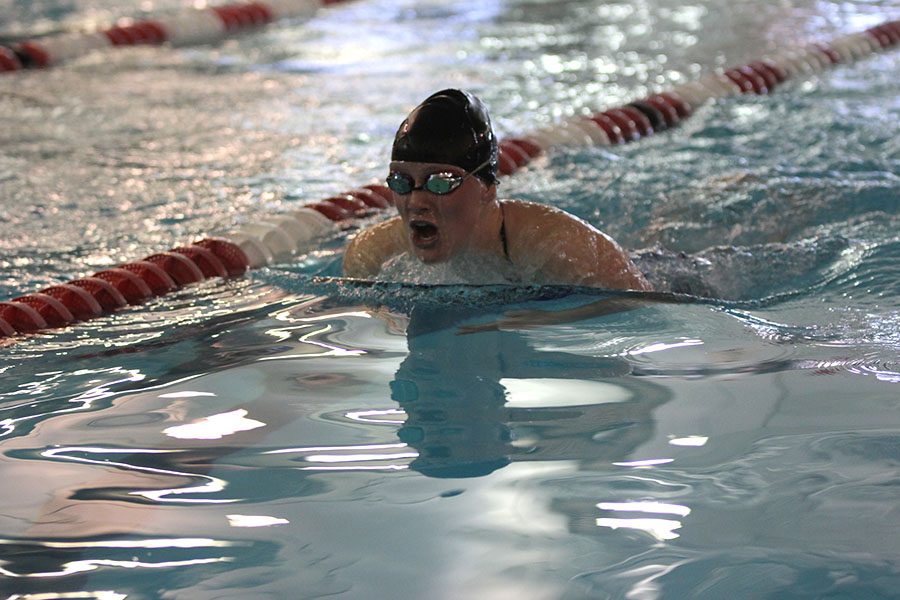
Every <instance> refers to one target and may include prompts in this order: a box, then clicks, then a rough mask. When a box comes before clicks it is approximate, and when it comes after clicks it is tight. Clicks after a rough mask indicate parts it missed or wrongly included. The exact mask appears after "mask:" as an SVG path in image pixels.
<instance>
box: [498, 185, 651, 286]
mask: <svg viewBox="0 0 900 600" xmlns="http://www.w3.org/2000/svg"><path fill="white" fill-rule="evenodd" d="M503 213H504V219H505V222H506V228H507V231H508V232H510V233H511V235H509V240H510V243H509V254H510V257H511V258H512V260H513V261H514V262H516V263H519V264H521V265H522V266H523V267H525V268H531V269H538V270H539V271H541V272H542V273H544V276H545V277H546V278H547V279H548V280H549V281H552V282H557V283H572V284H579V285H590V286H599V287H610V288H619V289H649V286H648V284H647V282H646V280H645V279H644V278H643V276H642V275H641V274H640V272H639V271H638V270H637V268H636V267H635V266H634V265H633V264H632V262H631V260H630V258H629V257H628V255H627V254H626V253H625V251H624V250H623V249H622V248H621V247H620V246H619V245H618V243H616V241H615V240H613V239H612V238H611V237H610V236H608V235H606V234H605V233H603V232H602V231H600V230H599V229H597V228H596V227H594V226H593V225H591V224H590V223H588V222H587V221H584V220H583V219H580V218H578V217H576V216H575V215H573V214H571V213H568V212H566V211H564V210H561V209H559V208H555V207H552V206H547V205H545V204H538V203H536V202H527V201H523V200H505V201H503Z"/></svg>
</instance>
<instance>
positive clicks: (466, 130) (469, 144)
mask: <svg viewBox="0 0 900 600" xmlns="http://www.w3.org/2000/svg"><path fill="white" fill-rule="evenodd" d="M391 160H402V161H410V162H430V163H445V164H448V165H455V166H457V167H460V168H461V169H465V170H466V171H472V170H473V169H475V168H477V167H478V166H479V165H482V164H484V163H488V164H486V165H485V166H484V167H482V168H480V169H478V171H477V172H474V174H475V175H477V176H478V177H480V178H481V179H483V180H484V181H485V182H486V183H488V184H492V183H497V165H498V162H499V157H498V149H497V138H496V137H494V131H493V129H492V128H491V118H490V116H488V111H487V108H485V106H484V104H482V102H481V100H479V99H478V98H476V97H475V96H473V95H472V94H469V93H466V92H463V91H461V90H455V89H447V90H441V91H440V92H436V93H434V94H432V95H431V96H429V97H428V98H426V99H425V100H424V101H423V102H422V103H421V104H420V105H419V106H417V107H416V108H414V109H413V111H412V112H411V113H409V116H408V117H406V119H405V120H404V121H403V123H401V124H400V129H398V130H397V135H396V136H395V137H394V147H393V150H392V151H391Z"/></svg>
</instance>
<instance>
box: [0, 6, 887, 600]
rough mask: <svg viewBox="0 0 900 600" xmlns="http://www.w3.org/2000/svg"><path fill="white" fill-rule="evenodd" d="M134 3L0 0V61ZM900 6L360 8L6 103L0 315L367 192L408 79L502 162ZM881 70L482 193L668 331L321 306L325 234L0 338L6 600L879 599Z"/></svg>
mask: <svg viewBox="0 0 900 600" xmlns="http://www.w3.org/2000/svg"><path fill="white" fill-rule="evenodd" d="M180 6H184V3H182V2H180V1H179V2H176V1H174V0H171V1H154V2H149V3H142V5H141V7H140V9H139V10H147V11H165V10H171V9H174V8H177V7H180ZM135 10H136V9H135V7H134V6H133V3H129V2H123V1H121V0H107V1H104V2H97V1H91V2H87V1H86V0H85V1H83V0H66V1H63V0H52V1H51V0H42V1H35V2H31V3H22V2H18V1H15V0H0V36H2V37H4V38H7V39H12V38H15V37H18V36H22V35H25V34H26V33H28V32H47V31H56V30H66V29H77V28H80V27H85V26H90V25H91V24H96V23H104V22H110V21H111V20H112V19H114V18H115V17H118V16H124V15H132V16H140V15H141V14H143V13H141V12H135ZM898 17H900V6H898V5H897V3H896V2H889V1H886V0H882V1H871V2H863V1H854V2H837V1H828V0H819V1H815V2H814V1H810V0H786V1H784V2H779V3H737V4H734V3H727V2H723V1H721V0H705V1H701V2H696V3H692V4H684V3H680V2H674V1H668V0H657V1H652V2H651V1H638V2H627V3H626V2H610V3H600V2H595V1H588V0H575V1H570V2H553V3H545V2H535V1H531V0H503V1H500V0H497V1H481V2H468V1H463V2H457V3H452V4H451V3H445V2H439V1H437V0H416V1H413V0H401V1H390V2H389V1H387V0H361V1H359V2H355V3H349V4H347V5H346V6H335V7H333V8H331V9H328V10H325V11H322V12H321V13H320V14H319V15H318V16H316V17H315V18H312V19H310V20H293V21H287V22H280V23H277V24H274V25H273V26H271V27H269V28H267V29H265V30H261V31H259V32H255V33H252V34H249V35H245V36H242V37H239V38H236V39H233V40H229V41H227V42H224V43H222V44H221V45H216V46H211V47H192V48H179V49H170V48H133V49H127V50H116V51H113V52H109V53H106V54H102V55H92V56H87V57H85V58H83V59H80V60H77V61H74V62H72V63H69V64H67V65H64V66H60V67H58V68H55V69H52V70H47V71H42V72H25V73H17V74H15V75H7V76H4V77H2V78H0V207H2V213H0V249H2V254H0V265H2V270H0V299H8V298H11V297H14V296H17V295H21V294H24V293H28V292H30V291H34V290H37V289H40V288H41V287H43V286H46V285H49V284H51V283H54V282H60V281H65V280H68V279H71V278H73V277H75V276H80V275H85V274H88V273H91V272H93V271H96V270H98V269H101V268H105V267H108V266H113V265H116V264H119V263H122V262H124V261H127V260H133V259H135V258H137V257H139V256H144V255H146V254H147V253H148V252H150V251H153V250H156V249H165V248H170V247H172V246H175V245H178V244H181V243H184V242H186V241H189V240H191V239H193V238H198V237H205V236H207V235H209V234H210V233H214V232H216V231H222V230H226V229H227V228H229V227H232V226H234V225H235V224H238V223H241V222H244V221H248V220H252V219H253V218H256V217H259V216H260V215H263V214H271V213H274V212H278V211H281V210H287V209H290V208H293V207H297V206H300V205H303V204H305V203H309V202H313V201H316V200H318V199H320V198H324V197H327V196H328V195H331V194H333V193H335V192H337V191H341V190H344V189H349V188H352V187H355V186H357V185H360V184H362V183H368V182H370V181H373V180H376V179H378V178H381V177H383V176H384V174H385V170H386V157H387V155H388V152H389V145H390V141H391V139H392V137H393V133H394V130H395V128H396V126H397V125H398V123H399V121H400V120H401V119H402V117H403V116H404V115H405V114H406V113H407V112H408V110H409V109H410V108H411V107H412V106H414V105H415V104H416V103H417V102H418V101H420V100H421V99H422V98H424V97H425V96H426V95H428V94H429V93H430V92H432V91H434V90H436V89H440V88H442V87H447V86H460V87H465V88H467V89H470V90H472V91H474V92H475V93H477V94H478V95H479V96H480V97H482V98H483V100H484V101H485V102H486V103H487V104H488V106H489V107H490V108H491V110H492V114H493V116H494V122H495V127H496V129H497V130H498V133H499V134H500V135H501V137H502V136H506V135H513V134H515V133H519V132H522V131H527V130H533V129H535V128H536V127H538V126H542V125H545V124H548V123H551V122H553V121H554V120H559V119H562V118H563V117H565V116H568V115H570V114H573V113H575V112H578V111H580V110H583V109H584V110H586V109H596V108H603V107H608V106H613V105H619V104H622V103H624V102H627V101H629V100H631V99H633V98H636V97H639V96H640V95H641V94H642V93H643V92H646V91H647V90H648V89H651V88H654V86H656V87H668V86H671V85H674V84H675V83H677V82H680V81H683V80H690V79H693V78H696V77H697V76H699V74H701V73H703V72H707V71H708V70H709V69H712V68H714V67H716V66H726V65H727V66H730V65H734V64H739V63H740V62H741V61H747V60H751V59H755V58H759V57H760V56H762V55H763V54H764V53H765V52H767V51H769V50H772V49H775V48H778V47H784V46H789V45H792V44H797V43H800V42H803V41H806V40H827V39H829V38H831V37H836V36H838V35H841V34H844V33H850V32H854V31H860V30H863V29H865V28H867V27H870V26H872V25H875V24H877V23H879V22H882V21H885V20H889V19H897V18H898ZM898 56H900V55H898V54H897V53H896V52H894V53H886V54H879V55H874V56H872V57H871V58H870V59H868V60H865V61H862V62H859V63H856V64H853V65H846V66H841V67H839V68H837V69H834V70H831V71H828V72H826V73H824V74H822V75H820V76H817V77H811V78H808V79H803V80H797V81H794V82H791V83H789V84H786V85H784V86H782V87H781V88H779V89H778V91H777V92H776V93H774V94H773V95H771V96H764V97H741V98H732V99H726V100H721V101H718V102H716V103H712V104H709V105H707V106H705V107H703V108H702V109H701V110H699V111H698V112H697V113H696V114H695V115H694V116H693V117H692V118H691V119H689V120H687V121H685V122H684V123H683V124H682V125H681V126H680V127H679V128H678V129H674V130H672V131H670V132H666V133H664V134H660V135H657V136H655V137H652V138H648V139H645V140H642V141H640V142H638V143H635V144H630V145H627V146H622V147H615V148H589V149H579V150H569V151H557V152H555V153H553V155H552V156H551V157H549V158H545V159H542V160H541V161H539V162H538V163H536V164H534V165H532V166H529V167H528V168H527V169H526V170H524V171H522V172H520V173H517V174H516V175H515V176H514V177H512V178H509V179H507V180H505V181H504V182H503V183H502V186H501V188H500V193H501V195H503V196H505V197H515V198H522V199H526V200H534V201H540V202H546V203H549V204H552V205H555V206H559V207H561V208H564V209H566V210H569V211H571V212H573V213H575V214H577V215H578V216H580V217H583V218H585V219H587V220H589V221H590V222H592V223H594V224H595V225H597V226H599V227H601V228H602V229H604V230H605V231H607V232H608V233H610V234H611V235H612V236H613V237H615V238H616V239H617V240H618V241H619V242H620V243H621V244H622V245H623V246H625V247H627V248H630V249H633V251H634V256H635V259H636V261H637V262H638V264H639V265H640V266H641V268H642V269H644V270H645V271H646V272H647V273H648V276H650V278H651V279H652V280H653V281H654V283H655V284H656V285H657V287H658V288H659V289H662V290H670V289H678V290H680V291H682V292H688V295H684V294H683V295H681V296H677V297H673V296H663V297H662V299H663V300H666V299H669V300H671V299H672V298H677V299H678V300H679V301H678V302H669V301H666V302H658V301H656V300H658V298H645V300H646V301H645V302H644V303H643V304H642V305H641V306H640V307H638V308H636V309H634V310H630V311H626V312H618V313H613V314H606V315H598V316H594V317H592V318H588V319H584V320H581V321H576V322H561V323H553V324H549V325H544V326H540V327H520V326H518V325H517V324H516V321H515V319H513V318H512V316H511V313H512V311H522V310H528V311H535V310H537V311H545V312H551V313H552V312H558V311H561V310H565V309H568V308H574V307H578V306H582V305H585V304H589V303H594V304H596V305H598V306H603V303H604V302H606V303H609V301H610V300H611V299H612V300H615V299H616V298H617V297H616V296H614V295H611V294H609V293H606V292H603V291H602V290H588V289H578V288H566V287H543V288H537V287H518V288H517V287H512V286H503V285H490V286H472V285H419V284H417V283H416V282H393V283H392V282H377V283H354V282H350V281H345V280H342V279H341V278H340V260H341V253H342V248H343V247H344V245H345V243H346V241H347V240H348V238H349V236H352V235H353V234H354V231H345V232H341V233H339V234H335V236H334V237H333V238H331V239H328V240H324V241H323V242H322V243H321V245H319V246H318V247H317V249H316V250H315V251H314V252H311V253H309V254H307V255H304V256H301V257H297V260H296V261H294V262H293V263H290V264H280V265H274V266H271V267H268V268H265V269H260V270H257V271H253V272H250V273H248V274H247V275H246V276H244V277H241V278H237V279H232V280H227V281H209V282H206V283H204V284H201V285H196V286H191V287H189V288H185V289H183V290H181V291H179V292H178V293H176V294H174V295H170V296H166V297H162V298H159V299H156V300H154V301H152V302H148V303H147V304H145V305H142V306H138V307H134V308H130V309H128V310H126V311H122V312H120V313H117V314H115V315H111V316H107V317H104V318H102V319H98V320H95V321H91V322H88V323H83V324H79V325H77V326H73V327H69V328H67V329H64V330H59V331H50V332H47V333H44V334H40V335H34V336H30V337H27V338H23V339H19V340H17V341H15V343H11V344H6V345H5V346H3V347H0V356H2V360H0V461H2V463H0V469H2V471H0V473H2V479H3V485H2V486H0V592H3V597H9V598H34V599H37V598H97V599H110V598H129V599H131V598H167V599H180V598H185V599H186V598H190V599H202V598H209V599H212V598H216V599H223V598H242V599H243V598H320V597H341V598H367V599H368V598H447V599H451V598H491V599H494V598H497V599H504V598H517V599H545V598H546V599H557V598H565V599H581V598H584V599H588V598H590V599H596V598H629V599H656V598H660V599H681V598H704V599H719V598H778V599H788V598H790V599H793V598H809V599H812V598H854V599H865V598H895V597H896V596H897V590H898V589H900V542H898V541H897V540H898V536H897V534H896V532H897V531H898V530H900V513H898V510H897V502H896V498H897V495H898V493H900V410H898V409H900V352H898V349H900V285H898V281H900V237H898V233H897V232H898V231H900V200H898V198H900V177H898V173H900V141H898V140H900V135H898V134H900V127H898V123H900V93H898V92H900V85H898V79H897V77H896V73H897V69H898V66H900V65H898ZM708 296H714V297H712V298H710V297H708ZM513 314H514V313H513ZM473 330H477V331H476V332H473Z"/></svg>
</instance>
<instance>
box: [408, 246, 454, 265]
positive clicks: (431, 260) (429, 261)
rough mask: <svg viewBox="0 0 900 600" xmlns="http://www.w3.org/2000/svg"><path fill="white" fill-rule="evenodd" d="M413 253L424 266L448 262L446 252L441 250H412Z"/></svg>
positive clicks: (448, 257)
mask: <svg viewBox="0 0 900 600" xmlns="http://www.w3.org/2000/svg"><path fill="white" fill-rule="evenodd" d="M413 253H414V254H415V256H416V258H418V259H419V260H420V261H421V262H423V263H425V264H426V265H436V264H439V263H442V262H447V261H448V260H450V256H449V255H448V253H447V251H446V250H444V249H442V248H414V249H413Z"/></svg>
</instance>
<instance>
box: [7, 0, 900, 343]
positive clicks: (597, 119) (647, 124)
mask: <svg viewBox="0 0 900 600" xmlns="http://www.w3.org/2000/svg"><path fill="white" fill-rule="evenodd" d="M279 1H281V2H282V4H288V3H289V2H288V0H279ZM335 1H339V0H335ZM253 4H254V5H256V4H260V3H253ZM268 4H270V5H275V4H276V2H275V1H274V0H272V1H270V2H269V3H268ZM291 4H296V2H293V3H291ZM243 6H245V7H246V6H250V5H243ZM220 10H221V7H220ZM229 10H231V9H229ZM243 10H244V12H242V13H240V14H241V15H245V16H242V17H239V16H237V14H236V13H234V12H233V11H232V12H229V11H226V13H227V15H228V16H227V18H228V19H230V20H231V21H232V22H233V23H239V22H241V21H240V19H250V16H246V15H248V14H251V13H248V12H247V9H246V8H244V9H243ZM254 11H255V12H252V16H253V18H254V19H255V20H256V21H255V22H258V21H260V20H262V19H263V18H264V17H265V16H266V15H267V14H268V13H263V12H261V11H260V10H258V9H254ZM233 26H234V27H237V26H238V25H233ZM898 44H900V21H891V22H888V23H884V24H882V25H878V26H876V27H872V28H870V29H868V30H866V31H864V32H862V33H858V34H852V35H847V36H843V37H840V38H838V39H836V40H832V41H831V42H830V43H828V44H810V45H807V46H803V47H801V48H793V49H787V50H783V51H779V52H776V53H774V54H772V55H770V56H768V57H765V58H763V59H761V60H758V61H753V62H750V63H747V64H746V65H741V66H738V67H734V68H730V69H724V70H722V71H720V72H716V73H712V74H709V75H706V76H704V77H702V78H700V79H698V80H697V81H692V82H688V83H683V84H680V85H677V86H675V87H674V88H672V89H671V90H668V91H662V92H658V93H655V94H651V95H650V96H648V97H646V98H641V99H638V100H635V101H633V102H630V103H628V104H626V105H625V106H621V107H615V108H610V109H607V110H604V111H600V112H597V113H593V114H587V115H578V116H575V117H571V118H570V119H568V120H566V121H563V122H562V123H558V124H556V125H553V126H548V127H543V128H541V129H538V130H536V131H533V132H531V133H527V134H523V135H520V136H516V137H512V138H507V139H504V140H501V141H500V144H499V146H500V165H499V172H500V174H501V175H503V176H509V175H512V174H513V173H515V172H516V171H518V170H520V169H522V168H524V167H525V166H526V165H528V164H529V163H530V162H532V161H533V160H534V159H535V158H538V157H540V156H542V155H545V154H547V153H548V152H549V151H550V150H551V149H552V148H554V147H556V146H562V145H566V146H572V145H577V146H588V145H600V146H610V145H617V144H625V143H629V142H634V141H637V140H640V139H642V138H644V137H647V136H650V135H653V134H655V133H659V132H661V131H665V130H667V129H670V128H672V127H676V126H677V125H678V124H679V123H680V122H681V121H683V120H684V119H686V118H688V117H689V116H690V115H691V114H692V113H693V112H694V111H695V110H696V109H697V108H698V107H700V106H701V105H702V104H703V103H705V102H707V101H709V100H712V99H715V98H726V97H729V96H735V95H738V94H768V93H771V91H772V90H773V89H774V88H776V87H777V86H779V85H781V84H782V83H784V82H785V81H787V80H789V79H794V78H797V77H801V76H804V75H807V74H811V73H817V72H820V71H822V70H824V69H826V68H830V67H833V66H835V65H839V64H844V63H849V62H852V61H855V60H859V59H861V58H865V57H866V56H869V55H871V54H872V53H874V52H879V51H882V50H887V49H889V48H893V47H895V46H897V45H898ZM392 202H393V200H392V195H391V192H390V190H389V189H388V188H387V187H385V186H383V185H375V184H373V185H366V186H363V187H360V188H356V189H352V190H349V191H347V192H344V193H342V194H336V195H334V196H330V197H328V198H325V199H323V200H321V201H319V202H315V203H312V204H309V205H307V206H304V207H302V208H299V209H297V210H294V211H291V212H287V213H280V214H275V215H269V216H265V217H263V218H262V219H260V220H258V221H254V222H249V223H245V224H243V225H241V226H239V227H238V228H236V229H234V230H232V231H228V232H225V233H222V234H221V235H219V236H215V237H209V238H205V239H202V240H200V241H197V242H194V243H193V244H189V245H187V246H179V247H176V248H173V249H171V250H169V251H166V252H157V253H155V254H151V255H149V256H147V257H145V258H143V259H141V260H137V261H133V262H129V263H125V264H122V265H119V266H118V267H115V268H112V269H106V270H103V271H100V272H98V273H94V274H93V275H91V276H89V277H83V278H80V279H75V280H73V281H69V282H67V283H60V284H57V285H53V286H50V287H47V288H45V289H43V290H40V291H38V292H35V293H32V294H26V295H24V296H20V297H18V298H13V299H12V300H9V301H4V302H0V338H3V337H12V336H15V335H18V334H27V333H34V332H37V331H41V330H43V329H49V328H55V327H63V326H65V325H68V324H69V323H72V322H76V321H84V320H87V319H91V318H95V317H98V316H101V315H104V314H108V313H111V312H113V311H115V310H118V309H120V308H122V307H125V306H128V305H134V304H139V303H141V302H143V301H146V300H147V299H149V298H153V297H156V296H161V295H164V294H167V293H169V292H171V291H173V290H176V289H179V288H180V287H182V286H186V285H190V284H193V283H197V282H200V281H203V280H206V279H210V278H221V277H235V276H238V275H242V274H243V273H245V272H246V271H247V270H248V269H254V268H259V267H263V266H266V265H269V264H272V263H275V262H282V261H285V260H288V259H290V258H291V257H293V256H296V255H297V254H302V253H305V252H309V251H310V250H313V249H314V248H315V247H316V244H317V243H318V242H319V241H321V240H322V239H323V238H324V237H326V236H328V235H334V234H335V233H337V232H339V231H340V230H341V229H343V228H350V227H353V226H355V223H354V222H358V221H359V220H360V219H365V218H368V217H370V216H373V215H376V214H378V213H380V212H382V211H384V210H386V209H388V208H390V207H391V206H392Z"/></svg>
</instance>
